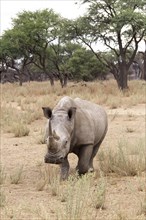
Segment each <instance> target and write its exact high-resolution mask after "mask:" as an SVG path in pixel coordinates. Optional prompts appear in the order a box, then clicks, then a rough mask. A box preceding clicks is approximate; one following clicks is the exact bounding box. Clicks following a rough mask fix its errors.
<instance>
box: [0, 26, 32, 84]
mask: <svg viewBox="0 0 146 220" xmlns="http://www.w3.org/2000/svg"><path fill="white" fill-rule="evenodd" d="M19 34H20V32H17V31H16V30H15V29H12V30H8V31H6V32H5V34H4V35H3V37H2V38H1V42H0V54H1V56H0V60H1V63H2V66H3V70H4V69H5V70H7V69H8V68H9V67H10V68H12V69H14V70H16V72H17V77H18V79H19V84H20V86H22V81H23V79H22V77H23V74H24V70H25V67H26V66H27V65H29V64H30V62H31V57H30V54H28V52H27V50H24V49H22V45H20V44H21V43H20V42H19ZM20 36H21V37H22V34H20Z"/></svg>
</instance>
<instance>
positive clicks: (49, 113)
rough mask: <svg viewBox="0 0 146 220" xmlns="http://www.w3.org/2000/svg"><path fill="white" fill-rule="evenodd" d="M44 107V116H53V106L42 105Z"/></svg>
mask: <svg viewBox="0 0 146 220" xmlns="http://www.w3.org/2000/svg"><path fill="white" fill-rule="evenodd" d="M42 109H43V112H44V116H45V117H46V118H48V119H49V118H51V116H52V109H51V108H49V107H42Z"/></svg>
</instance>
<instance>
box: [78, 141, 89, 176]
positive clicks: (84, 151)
mask: <svg viewBox="0 0 146 220" xmlns="http://www.w3.org/2000/svg"><path fill="white" fill-rule="evenodd" d="M92 152H93V146H92V145H88V146H83V147H82V148H81V150H80V152H79V155H78V157H79V161H78V165H77V169H78V172H79V175H81V174H85V173H87V172H88V170H89V168H90V158H91V156H92Z"/></svg>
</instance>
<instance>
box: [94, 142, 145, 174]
mask: <svg viewBox="0 0 146 220" xmlns="http://www.w3.org/2000/svg"><path fill="white" fill-rule="evenodd" d="M136 150H137V151H136ZM98 159H99V166H100V169H101V170H102V171H103V172H104V173H105V174H109V173H116V174H118V175H120V176H135V175H140V174H141V173H142V172H144V171H145V170H146V163H145V161H146V156H145V147H144V142H141V141H139V143H135V145H131V144H130V143H128V142H127V141H124V142H123V141H120V142H119V144H118V146H117V150H115V151H111V150H109V151H107V152H103V151H100V152H99V154H98Z"/></svg>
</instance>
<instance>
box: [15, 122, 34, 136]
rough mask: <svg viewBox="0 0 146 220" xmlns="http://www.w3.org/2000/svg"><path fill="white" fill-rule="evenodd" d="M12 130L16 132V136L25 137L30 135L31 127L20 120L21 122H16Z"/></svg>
mask: <svg viewBox="0 0 146 220" xmlns="http://www.w3.org/2000/svg"><path fill="white" fill-rule="evenodd" d="M11 131H12V132H13V133H14V136H15V137H23V136H28V135H29V132H30V129H29V128H28V126H27V125H26V124H24V123H22V122H20V123H14V124H13V126H12V129H11Z"/></svg>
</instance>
